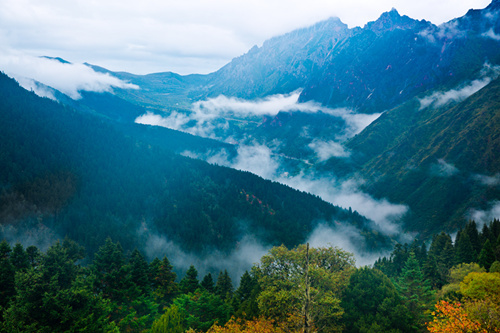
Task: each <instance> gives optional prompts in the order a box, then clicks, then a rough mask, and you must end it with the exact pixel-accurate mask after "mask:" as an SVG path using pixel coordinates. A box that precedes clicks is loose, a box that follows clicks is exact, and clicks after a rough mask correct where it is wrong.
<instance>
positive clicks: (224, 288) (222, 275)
mask: <svg viewBox="0 0 500 333" xmlns="http://www.w3.org/2000/svg"><path fill="white" fill-rule="evenodd" d="M215 294H216V295H217V296H219V297H220V298H221V299H222V300H223V301H225V300H229V299H231V297H232V296H233V283H232V282H231V278H230V277H229V273H228V272H227V270H224V272H222V271H221V272H219V277H218V278H217V284H216V285H215Z"/></svg>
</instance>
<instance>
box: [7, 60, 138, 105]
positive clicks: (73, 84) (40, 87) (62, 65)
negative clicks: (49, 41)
mask: <svg viewBox="0 0 500 333" xmlns="http://www.w3.org/2000/svg"><path fill="white" fill-rule="evenodd" d="M0 69H2V71H4V72H5V74H7V75H9V76H11V77H13V78H15V79H16V80H17V81H18V82H19V84H20V85H21V86H23V87H24V88H25V89H27V90H33V91H34V92H35V93H36V94H38V95H39V96H41V97H49V98H52V99H55V96H54V92H53V91H52V90H51V89H50V88H53V89H56V90H59V91H60V92H62V93H63V94H65V95H67V96H69V97H71V98H72V99H79V98H81V97H82V96H81V95H80V91H92V92H112V89H113V88H123V89H138V88H139V87H138V86H136V85H134V84H130V83H127V82H124V81H122V80H120V79H118V78H116V77H113V76H111V75H109V74H105V73H99V72H96V71H94V70H93V69H92V68H91V67H89V66H86V65H83V64H71V63H67V62H62V61H59V60H57V59H50V58H44V57H32V56H28V55H25V54H19V53H10V54H3V55H2V54H0ZM40 83H42V84H40ZM44 85H45V86H44ZM49 87H50V88H49Z"/></svg>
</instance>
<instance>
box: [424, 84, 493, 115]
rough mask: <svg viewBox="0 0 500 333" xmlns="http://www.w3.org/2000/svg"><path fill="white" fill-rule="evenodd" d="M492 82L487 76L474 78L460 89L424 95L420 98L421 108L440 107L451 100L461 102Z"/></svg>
mask: <svg viewBox="0 0 500 333" xmlns="http://www.w3.org/2000/svg"><path fill="white" fill-rule="evenodd" d="M490 82H491V78H489V77H485V78H483V79H479V80H474V81H472V82H471V83H470V84H468V85H466V86H464V87H462V88H459V89H452V90H448V91H445V92H436V93H433V94H432V95H430V96H427V97H424V98H422V99H421V100H420V110H422V109H425V108H427V107H429V106H433V107H435V108H438V107H441V106H443V105H446V104H448V103H449V102H461V101H463V100H465V99H466V98H467V97H469V96H471V95H472V94H474V93H476V92H478V91H479V90H481V89H483V88H484V87H486V85H488V83H490Z"/></svg>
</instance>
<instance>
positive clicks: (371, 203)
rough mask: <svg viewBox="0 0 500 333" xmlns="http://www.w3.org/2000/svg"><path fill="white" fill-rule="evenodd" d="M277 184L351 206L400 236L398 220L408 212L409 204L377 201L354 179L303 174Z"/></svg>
mask: <svg viewBox="0 0 500 333" xmlns="http://www.w3.org/2000/svg"><path fill="white" fill-rule="evenodd" d="M276 180H277V181H279V182H281V183H284V184H286V185H288V186H291V187H293V188H296V189H299V190H301V191H305V192H308V193H312V194H315V195H317V196H319V197H320V198H322V199H323V200H325V201H327V202H330V203H332V204H334V205H338V206H341V207H344V208H349V207H351V208H352V209H353V210H356V211H357V212H359V213H360V214H361V215H363V216H366V217H367V218H369V219H371V220H373V221H374V222H375V223H376V224H377V225H378V226H379V227H380V229H381V231H382V232H384V233H386V234H388V235H395V234H398V233H399V232H400V231H401V230H400V226H399V225H398V221H399V220H400V219H401V218H402V217H403V215H404V214H405V213H406V212H407V211H408V207H407V206H405V205H399V204H392V203H390V202H389V201H387V199H381V200H376V199H374V198H373V197H371V196H370V195H369V194H367V193H364V192H363V191H361V190H360V185H362V181H360V180H355V179H350V180H347V181H344V182H338V181H336V180H335V179H330V178H326V177H312V176H307V175H304V174H299V175H297V176H294V177H287V178H285V177H280V178H277V179H276Z"/></svg>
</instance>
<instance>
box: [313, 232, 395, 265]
mask: <svg viewBox="0 0 500 333" xmlns="http://www.w3.org/2000/svg"><path fill="white" fill-rule="evenodd" d="M307 242H308V243H309V244H310V245H311V246H312V247H316V248H317V247H328V246H336V247H339V248H341V249H343V250H345V251H347V252H351V253H353V254H354V257H355V258H356V265H357V266H358V267H359V266H366V265H371V264H373V263H374V262H375V261H376V260H377V259H378V258H381V257H386V256H388V255H389V254H390V252H389V251H383V252H371V251H367V250H366V249H364V247H365V239H364V238H363V236H361V234H360V230H358V229H356V228H355V227H354V226H350V225H339V226H337V227H335V228H332V227H330V226H328V225H326V224H319V225H318V226H317V227H316V229H314V231H313V232H312V233H311V235H310V236H309V239H308V240H307Z"/></svg>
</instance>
